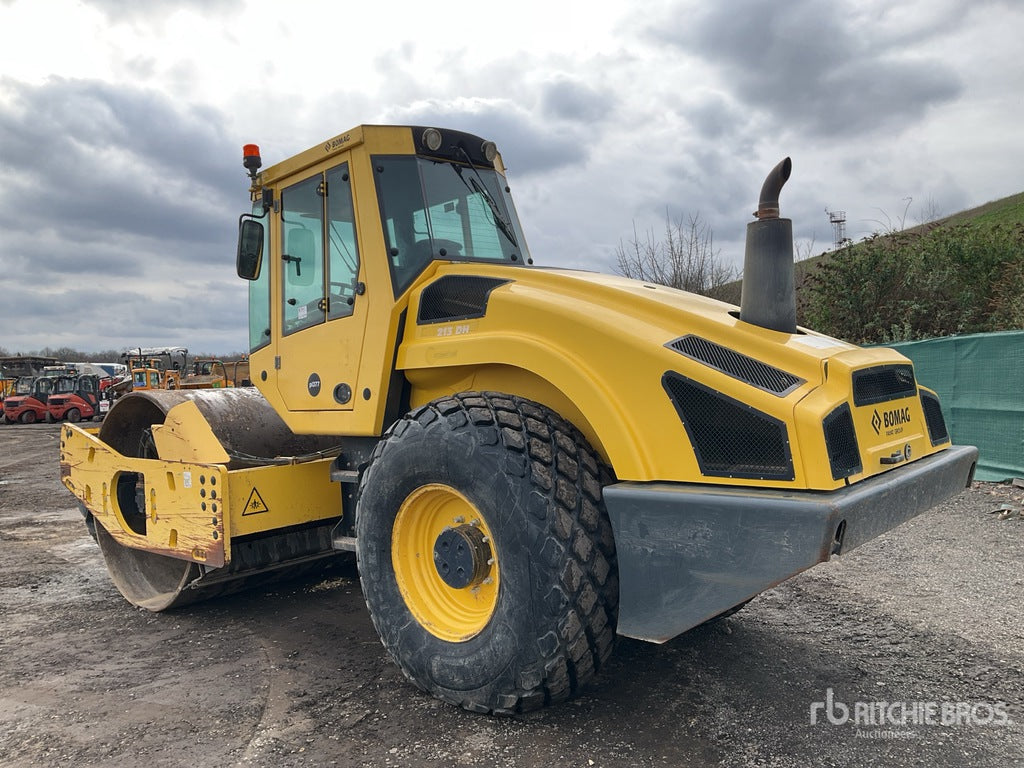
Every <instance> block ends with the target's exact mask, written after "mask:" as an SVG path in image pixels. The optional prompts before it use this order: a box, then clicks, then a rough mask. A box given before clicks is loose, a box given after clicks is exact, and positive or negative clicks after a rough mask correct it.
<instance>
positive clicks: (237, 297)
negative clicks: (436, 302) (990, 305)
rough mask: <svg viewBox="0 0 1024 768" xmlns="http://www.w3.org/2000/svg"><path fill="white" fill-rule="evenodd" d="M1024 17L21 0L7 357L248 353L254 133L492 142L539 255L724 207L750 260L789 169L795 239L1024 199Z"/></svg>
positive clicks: (8, 218)
mask: <svg viewBox="0 0 1024 768" xmlns="http://www.w3.org/2000/svg"><path fill="white" fill-rule="evenodd" d="M1022 32H1024V3H1020V2H1018V1H1017V0H976V1H975V2H972V3H969V4H964V3H962V2H960V0H955V1H953V0H921V1H919V2H907V1H901V0H856V1H849V2H848V1H846V0H834V1H833V2H828V3H825V2H821V1H820V0H790V2H786V3H779V2H775V1H769V0H717V1H714V2H712V1H710V0H705V2H699V1H698V0H663V1H662V0H651V1H649V2H648V1H645V0H634V2H629V3H623V2H616V1H615V0H607V2H606V3H603V4H600V7H599V5H598V4H595V3H593V2H587V3H583V2H577V1H576V0H563V1H562V2H559V1H558V0H543V1H541V0H517V1H516V2H515V3H500V4H487V3H479V2H464V1H463V0H445V2H441V3H436V4H431V3H428V2H423V0H417V1H416V2H408V1H407V0H383V2H376V3H341V2H312V1H305V2H304V1H303V0H292V1H291V2H288V3H282V2H264V1H263V0H178V1H177V2H160V0H151V1H150V2H137V1H136V0H80V1H79V2H73V1H71V0H0V179H2V184H0V348H3V349H6V350H7V351H8V352H11V353H14V352H30V351H38V350H41V349H42V348H44V347H49V348H51V349H57V348H61V347H70V348H74V349H79V350H81V351H84V352H92V351H99V350H109V349H125V348H129V347H138V346H163V345H174V346H179V345H180V346H186V347H188V348H189V349H190V350H193V351H195V352H203V353H213V354H230V353H235V352H243V351H245V350H246V346H247V331H246V327H247V325H246V285H245V283H244V281H242V280H239V279H238V278H237V277H236V276H235V273H234V250H235V240H236V233H237V221H238V215H239V214H240V213H242V212H244V211H245V210H246V209H247V207H248V204H249V203H248V180H247V178H246V176H245V171H244V169H243V168H242V164H241V147H242V145H243V144H247V143H255V144H259V145H260V148H261V151H262V155H263V159H264V165H270V164H273V163H275V162H277V161H279V160H282V159H284V158H285V157H287V156H289V155H291V154H294V153H296V152H299V151H302V150H304V149H306V148H308V147H311V146H314V145H316V144H318V143H319V142H321V141H322V140H323V139H325V138H329V137H332V136H335V135H337V134H339V133H342V132H344V131H345V130H347V129H349V128H352V127H354V126H356V125H359V124H361V123H383V124H416V125H439V126H442V127H448V128H454V129H459V130H464V131H468V132H470V133H475V134H478V135H480V136H482V137H484V138H487V139H491V140H493V141H494V142H495V143H496V144H497V146H498V149H499V151H501V153H502V158H503V160H504V162H505V165H506V167H507V168H508V180H509V183H510V186H511V188H512V194H513V196H514V198H515V200H516V206H517V209H518V212H519V216H520V218H521V220H522V223H523V228H524V231H525V233H526V237H527V240H528V242H529V246H530V251H531V253H532V255H533V258H534V260H535V261H536V262H537V263H538V264H544V265H552V266H562V267H572V268H581V269H590V270H597V271H603V272H614V268H615V263H616V253H617V251H618V249H620V248H622V247H628V246H629V244H630V243H631V242H632V241H635V240H638V239H639V240H641V241H646V240H652V239H653V240H655V241H657V240H659V239H661V237H662V236H663V234H664V231H665V228H666V225H667V224H669V223H671V222H677V221H682V220H688V219H689V218H691V217H694V216H699V217H700V218H701V219H702V220H703V221H705V222H707V223H708V224H709V225H710V227H711V228H712V230H713V233H714V247H715V249H716V250H717V251H718V253H719V259H720V260H721V261H722V262H723V263H725V264H727V265H730V266H734V267H736V268H739V267H740V266H741V265H742V261H743V240H744V237H745V234H744V233H745V227H746V224H747V223H748V222H749V221H751V220H752V215H751V214H752V212H753V211H754V210H755V209H756V207H757V199H758V193H759V191H760V187H761V184H762V182H763V181H764V178H765V176H766V175H767V173H768V171H769V170H770V169H771V168H772V167H773V166H774V165H775V164H776V163H777V162H779V161H780V160H781V159H782V158H784V157H787V156H788V157H791V158H792V162H793V171H792V176H791V178H790V180H789V182H788V183H787V185H786V187H785V188H784V189H783V191H782V195H781V209H782V215H783V216H784V217H787V218H790V219H792V220H793V228H794V236H795V239H796V251H797V253H798V255H802V256H806V255H812V254H817V253H820V252H822V251H824V250H827V249H830V248H831V246H832V242H833V229H832V226H831V224H830V223H829V216H828V213H827V211H839V210H841V211H845V214H846V220H847V221H846V235H847V236H848V237H850V238H852V239H854V240H859V239H860V238H862V237H865V236H867V235H869V234H871V233H872V232H875V231H884V230H889V229H893V228H898V227H899V226H900V225H901V224H906V225H907V226H910V225H912V224H916V223H919V222H921V221H926V220H931V219H933V218H936V217H937V216H940V215H947V214H951V213H955V212H957V211H960V210H963V209H965V208H970V207H973V206H976V205H981V204H983V203H986V202H988V201H991V200H996V199H999V198H1001V197H1005V196H1007V195H1011V194H1015V193H1018V192H1021V191H1022V190H1024V143H1022V141H1021V138H1020V137H1021V129H1020V126H1022V125H1024V56H1021V55H1020V37H1021V33H1022Z"/></svg>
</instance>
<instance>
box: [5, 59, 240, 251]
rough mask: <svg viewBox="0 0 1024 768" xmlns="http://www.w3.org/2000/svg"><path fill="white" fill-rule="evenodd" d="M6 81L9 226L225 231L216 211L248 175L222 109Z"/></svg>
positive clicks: (183, 235)
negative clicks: (239, 161)
mask: <svg viewBox="0 0 1024 768" xmlns="http://www.w3.org/2000/svg"><path fill="white" fill-rule="evenodd" d="M0 87H2V89H3V90H2V93H3V95H4V96H6V98H3V99H2V101H0V147H3V150H2V154H0V167H3V169H4V172H5V174H6V175H7V177H8V181H7V184H6V185H5V188H4V189H2V190H0V202H2V203H3V204H2V205H0V224H2V225H5V226H8V227H10V226H18V225H19V224H20V225H21V226H26V225H28V226H31V227H34V228H40V227H44V226H50V227H57V228H62V227H66V228H67V229H68V230H72V229H73V230H74V231H75V234H74V236H73V239H74V240H79V239H81V238H82V237H89V236H90V234H91V236H92V237H93V238H100V237H103V238H109V237H111V235H116V234H118V233H126V232H127V233H133V234H135V235H144V236H147V237H153V238H158V239H160V240H161V241H164V242H166V241H167V239H171V240H173V241H175V242H191V243H195V242H197V241H205V240H210V239H218V238H222V237H223V234H224V231H225V230H224V226H223V220H222V217H221V215H220V213H219V211H218V210H217V209H218V207H223V206H229V205H230V204H231V202H232V201H237V200H239V199H242V196H244V178H243V176H242V172H241V171H240V170H239V168H238V167H237V164H236V163H235V162H234V161H235V160H236V159H237V158H236V156H237V155H238V150H237V149H236V148H235V147H234V146H232V145H231V144H229V143H228V142H227V140H226V139H225V137H224V135H223V130H222V128H221V118H220V116H219V115H217V114H215V113H213V112H211V111H210V110H206V109H189V110H179V109H177V108H176V107H175V105H174V104H173V102H171V100H170V99H169V98H167V97H165V96H162V95H159V94H156V93H154V92H151V91H145V90H141V89H134V88H116V87H114V86H110V85H107V84H103V83H97V82H92V81H76V80H59V79H55V80H50V81H48V82H46V83H44V84H43V85H40V86H33V85H28V84H25V83H20V82H18V81H13V80H10V79H5V80H3V81H2V83H0ZM240 189H241V190H242V191H241V193H240V192H239V190H240ZM243 202H244V200H243Z"/></svg>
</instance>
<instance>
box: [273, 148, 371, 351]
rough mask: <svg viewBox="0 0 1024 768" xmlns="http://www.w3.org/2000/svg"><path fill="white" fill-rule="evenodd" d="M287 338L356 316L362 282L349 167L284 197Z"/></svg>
mask: <svg viewBox="0 0 1024 768" xmlns="http://www.w3.org/2000/svg"><path fill="white" fill-rule="evenodd" d="M281 224H282V227H281V233H282V241H281V254H282V255H281V269H282V270H283V280H282V285H283V286H284V292H283V298H284V306H283V310H282V311H283V321H284V333H285V335H288V334H289V333H294V332H295V331H298V330H301V329H303V328H309V327H310V326H313V325H316V324H318V323H322V322H324V320H326V319H331V320H333V319H336V318H339V317H347V316H349V315H351V314H352V311H353V305H354V304H355V297H356V294H357V286H358V283H357V280H358V277H359V249H358V244H357V242H356V224H355V209H354V207H353V204H352V187H351V183H350V180H349V173H348V164H347V163H343V164H341V165H339V166H336V167H334V168H331V169H330V170H328V171H327V172H326V173H324V174H322V175H317V176H314V177H312V178H309V179H305V180H304V181H301V182H299V183H298V184H294V185H292V186H290V187H288V188H286V189H285V190H284V191H283V192H282V194H281Z"/></svg>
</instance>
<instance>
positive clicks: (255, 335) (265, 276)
mask: <svg viewBox="0 0 1024 768" xmlns="http://www.w3.org/2000/svg"><path fill="white" fill-rule="evenodd" d="M253 215H254V216H256V215H260V216H263V205H262V203H257V204H256V206H254V210H253ZM261 223H262V224H263V231H264V241H263V242H264V257H263V266H262V268H261V269H260V276H259V277H257V278H256V279H255V280H247V281H246V282H248V283H249V351H250V352H255V351H256V350H257V349H259V348H260V347H265V346H266V345H267V344H269V343H270V274H271V272H272V269H271V264H270V262H269V258H268V254H267V247H266V244H267V243H268V240H267V230H268V227H269V225H270V217H269V216H263V220H262V222H261Z"/></svg>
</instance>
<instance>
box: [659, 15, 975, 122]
mask: <svg viewBox="0 0 1024 768" xmlns="http://www.w3.org/2000/svg"><path fill="white" fill-rule="evenodd" d="M706 8H707V10H704V11H697V12H694V11H693V10H692V9H689V8H686V9H684V8H682V6H680V7H678V8H677V10H676V12H675V14H674V17H673V19H672V21H671V22H670V23H668V24H662V25H659V26H658V27H657V28H654V27H652V28H651V29H650V30H649V32H648V34H649V35H650V36H651V37H654V38H656V39H659V40H661V41H662V42H664V43H667V44H669V45H671V46H674V47H678V48H680V49H682V50H684V51H686V52H689V53H693V54H695V55H697V56H701V57H704V58H706V60H708V61H710V62H712V63H713V64H714V65H715V66H717V67H718V68H719V69H720V71H721V75H722V85H723V87H725V88H728V89H731V90H732V91H733V92H734V93H735V94H736V96H737V97H738V98H739V99H740V100H741V101H743V102H745V103H749V104H751V105H754V106H755V107H756V108H758V109H760V110H763V111H766V112H768V113H770V114H771V115H772V116H773V117H774V122H775V125H776V127H777V128H778V127H785V126H787V125H794V126H805V127H806V128H807V129H808V130H810V131H812V132H814V133H818V134H826V135H849V134H859V133H871V132H874V131H877V130H879V129H882V128H891V127H892V126H894V125H906V124H907V123H908V122H911V121H914V120H917V119H919V118H920V117H921V116H922V115H923V114H924V112H925V111H926V110H927V109H928V108H929V107H930V106H932V105H936V104H941V103H945V102H947V101H950V100H951V99H953V98H955V97H956V96H957V95H958V94H959V93H960V92H961V90H962V87H963V86H962V84H961V82H960V79H959V77H958V76H957V73H956V72H955V71H954V70H953V69H952V68H951V67H950V66H948V65H946V64H944V63H943V62H942V61H941V60H940V59H935V58H932V59H928V58H920V57H910V56H907V55H906V53H907V49H906V44H907V40H906V36H907V34H908V33H907V32H903V33H902V35H896V34H891V33H890V32H889V31H888V30H887V29H884V28H882V27H881V26H879V25H878V24H877V19H867V18H864V16H858V15H857V14H856V13H855V7H854V6H852V5H848V4H843V3H838V4H822V3H819V2H816V1H815V0H797V1H796V2H791V3H786V4H778V3H771V2H768V1H767V0H741V2H736V3H716V4H710V5H708V6H706ZM946 17H947V14H944V13H943V14H941V15H940V17H937V18H939V19H940V21H941V22H942V23H939V22H936V23H934V24H932V25H931V26H927V25H921V29H920V31H919V33H918V38H919V39H924V38H927V37H928V36H929V35H934V34H937V33H939V32H941V31H942V30H944V29H947V28H948V27H949V23H948V22H946V21H945V19H946ZM901 37H902V38H903V39H901Z"/></svg>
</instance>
